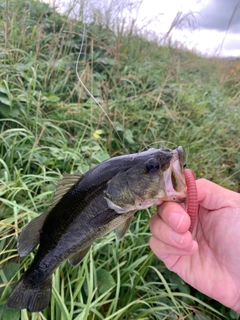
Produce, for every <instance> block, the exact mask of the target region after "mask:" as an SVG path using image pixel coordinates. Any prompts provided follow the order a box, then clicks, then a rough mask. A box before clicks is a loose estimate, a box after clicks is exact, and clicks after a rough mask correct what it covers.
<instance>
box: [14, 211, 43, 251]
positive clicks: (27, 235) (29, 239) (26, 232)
mask: <svg viewBox="0 0 240 320" xmlns="http://www.w3.org/2000/svg"><path fill="white" fill-rule="evenodd" d="M47 214H48V211H47V212H45V213H42V214H40V215H39V216H38V217H36V218H34V219H33V220H31V221H30V222H29V223H28V224H27V225H26V226H25V227H24V228H23V230H22V232H21V233H20V236H19V238H18V244H17V248H18V254H19V256H20V257H25V256H27V255H28V254H29V253H30V252H31V251H32V250H33V249H34V248H35V247H36V246H37V245H38V244H39V237H40V231H41V229H42V226H43V223H44V221H45V219H46V217H47Z"/></svg>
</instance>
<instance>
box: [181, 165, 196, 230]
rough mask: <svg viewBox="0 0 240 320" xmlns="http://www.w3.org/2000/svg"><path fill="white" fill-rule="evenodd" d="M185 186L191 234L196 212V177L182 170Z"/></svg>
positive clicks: (189, 171)
mask: <svg viewBox="0 0 240 320" xmlns="http://www.w3.org/2000/svg"><path fill="white" fill-rule="evenodd" d="M184 175H185V180H186V185H187V213H188V214H189V216H190V218H191V224H190V227H189V231H190V232H193V229H194V226H195V223H196V219H197V212H198V193H197V186H196V181H195V180H196V176H195V174H194V172H193V171H192V170H190V169H185V170H184Z"/></svg>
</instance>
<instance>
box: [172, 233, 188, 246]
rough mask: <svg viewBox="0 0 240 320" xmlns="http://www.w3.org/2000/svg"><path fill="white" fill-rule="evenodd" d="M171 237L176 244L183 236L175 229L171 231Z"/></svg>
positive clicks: (179, 242)
mask: <svg viewBox="0 0 240 320" xmlns="http://www.w3.org/2000/svg"><path fill="white" fill-rule="evenodd" d="M171 238H172V240H173V241H175V242H177V243H178V244H182V243H183V240H184V238H185V236H183V235H182V234H180V233H177V232H175V231H171Z"/></svg>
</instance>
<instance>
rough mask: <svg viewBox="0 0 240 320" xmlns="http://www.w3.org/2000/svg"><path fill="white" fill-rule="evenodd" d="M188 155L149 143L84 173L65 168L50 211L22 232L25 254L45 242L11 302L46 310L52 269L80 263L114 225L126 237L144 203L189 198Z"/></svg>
mask: <svg viewBox="0 0 240 320" xmlns="http://www.w3.org/2000/svg"><path fill="white" fill-rule="evenodd" d="M182 159H183V150H182V147H178V148H177V149H175V150H170V149H149V150H147V151H144V152H140V153H137V154H131V155H124V156H119V157H115V158H111V159H109V160H106V161H104V162H102V163H100V164H99V165H97V166H96V167H94V168H92V169H91V170H89V171H88V172H86V173H85V174H84V175H81V174H79V173H75V174H73V175H69V174H64V176H63V179H62V180H61V181H60V182H59V184H58V187H57V190H56V192H55V196H54V199H53V203H52V205H51V206H50V209H49V211H48V212H45V213H43V214H42V215H40V216H39V217H37V218H35V219H33V220H32V221H31V222H30V223H29V224H28V225H27V226H26V227H25V228H24V229H23V231H22V233H21V234H20V236H19V240H18V253H19V255H20V256H25V255H27V254H29V253H30V252H31V251H32V250H33V249H34V248H35V247H36V246H37V245H38V244H39V246H38V249H37V252H36V254H35V257H34V260H33V262H32V264H31V265H30V267H29V268H28V270H27V271H26V272H25V273H24V274H23V275H22V277H21V279H20V280H19V282H18V283H17V285H16V287H15V288H14V289H13V291H12V293H11V294H10V296H9V298H8V300H7V306H8V307H9V308H12V309H20V310H21V309H26V308H27V309H29V310H30V311H31V312H37V311H41V310H43V309H44V308H46V307H47V306H48V304H49V300H50V296H51V288H52V284H51V283H52V280H51V278H52V274H53V272H54V271H55V270H56V269H57V268H58V267H59V265H60V264H61V263H62V262H63V261H65V260H67V259H68V260H69V261H70V263H71V264H72V265H76V264H78V263H79V262H80V261H81V260H82V259H83V258H84V257H85V255H86V254H87V252H88V250H89V249H90V247H91V245H92V244H93V242H94V241H95V240H97V239H99V238H101V237H103V236H104V235H106V234H107V233H109V232H111V231H113V230H115V231H116V235H117V238H118V239H119V240H120V239H122V238H123V237H124V235H125V234H126V232H127V230H128V229H129V226H130V224H131V221H132V217H133V214H134V213H135V212H136V211H137V210H139V209H144V208H148V207H150V206H152V205H154V204H159V203H161V202H162V201H177V202H181V201H184V200H185V199H186V184H185V177H184V174H183V164H182Z"/></svg>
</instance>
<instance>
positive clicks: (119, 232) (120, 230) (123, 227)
mask: <svg viewBox="0 0 240 320" xmlns="http://www.w3.org/2000/svg"><path fill="white" fill-rule="evenodd" d="M132 219H133V215H132V216H130V217H129V218H127V219H126V220H125V221H124V222H123V223H122V224H120V226H118V227H117V228H116V229H115V233H116V236H117V239H118V240H122V239H123V238H124V236H125V234H126V233H127V231H128V229H129V227H130V225H131V222H132Z"/></svg>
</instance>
